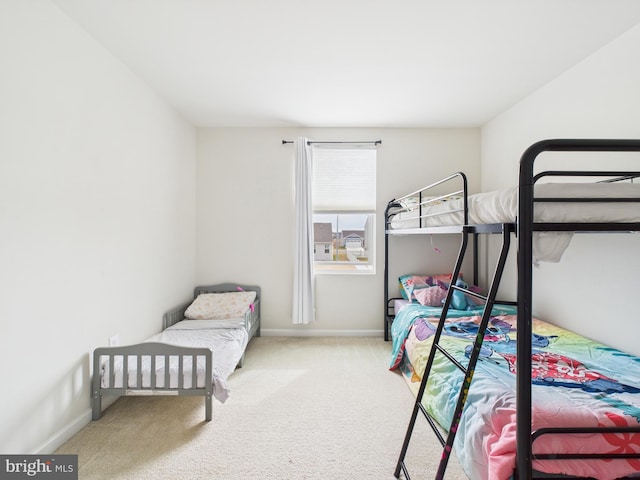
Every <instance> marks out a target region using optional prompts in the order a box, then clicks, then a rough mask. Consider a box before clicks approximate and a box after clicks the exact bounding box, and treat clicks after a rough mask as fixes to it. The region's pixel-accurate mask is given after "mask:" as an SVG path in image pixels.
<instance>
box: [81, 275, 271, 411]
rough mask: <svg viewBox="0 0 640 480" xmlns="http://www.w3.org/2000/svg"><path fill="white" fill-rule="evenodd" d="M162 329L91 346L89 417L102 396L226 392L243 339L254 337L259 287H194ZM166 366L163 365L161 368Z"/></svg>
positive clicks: (208, 401)
mask: <svg viewBox="0 0 640 480" xmlns="http://www.w3.org/2000/svg"><path fill="white" fill-rule="evenodd" d="M163 323H164V329H163V331H162V332H160V333H158V334H156V335H153V336H152V337H150V338H149V339H147V340H146V341H145V342H143V343H140V344H137V345H129V346H122V347H104V348H97V349H96V350H95V351H94V354H93V380H92V410H93V414H92V416H93V419H94V420H98V419H99V418H100V416H101V415H102V397H103V396H123V395H183V396H202V397H204V400H205V418H206V420H207V421H209V420H211V418H212V410H213V405H212V404H213V398H214V397H215V398H216V399H217V400H218V401H220V402H224V401H226V399H227V398H228V396H229V386H228V383H227V379H228V377H229V375H231V373H233V371H234V370H235V368H236V367H238V366H242V362H243V360H244V352H245V349H246V346H247V344H248V342H249V340H250V339H251V338H252V337H253V336H259V335H260V287H257V286H249V285H239V284H235V283H224V284H219V285H212V286H201V287H196V289H195V291H194V299H193V301H190V302H188V303H185V304H183V305H180V306H178V307H176V308H174V309H172V310H171V311H169V312H167V313H165V315H164V317H163ZM167 366H168V368H166V367H167Z"/></svg>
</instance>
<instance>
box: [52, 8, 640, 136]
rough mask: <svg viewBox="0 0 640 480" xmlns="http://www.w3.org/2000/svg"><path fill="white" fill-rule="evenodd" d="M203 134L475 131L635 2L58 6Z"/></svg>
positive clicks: (613, 28)
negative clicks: (243, 129)
mask: <svg viewBox="0 0 640 480" xmlns="http://www.w3.org/2000/svg"><path fill="white" fill-rule="evenodd" d="M52 1H53V2H54V3H55V4H57V5H58V6H59V7H60V8H61V9H62V10H63V11H64V12H65V13H66V14H67V15H68V16H69V17H70V18H71V19H73V20H74V21H75V22H76V23H77V24H79V25H80V26H81V27H83V28H84V29H85V30H86V31H87V32H88V33H89V34H90V35H91V36H93V37H94V38H95V39H96V40H97V41H98V42H100V43H101V44H102V45H104V47H106V49H107V50H109V51H110V52H112V53H113V55H115V56H116V57H117V58H119V59H120V60H121V61H122V62H123V63H124V64H126V65H127V66H128V67H129V68H130V69H131V70H133V71H134V72H135V73H136V74H137V75H138V76H139V77H140V78H142V79H143V80H144V81H145V82H146V83H147V84H148V85H149V86H150V87H151V88H153V89H154V90H155V91H156V92H158V94H159V95H161V96H162V97H163V98H164V99H165V100H166V101H167V102H168V103H169V104H171V105H172V106H173V107H175V108H176V109H177V110H178V111H180V112H181V113H182V114H183V115H184V116H185V117H186V118H187V119H189V120H190V121H191V122H192V123H193V124H194V125H197V126H308V127H476V126H480V125H482V124H483V123H485V122H487V121H488V120H490V119H491V118H493V117H494V116H496V115H497V114H499V113H500V112H502V111H504V110H505V109H507V108H509V107H510V106H512V105H513V104H515V103H516V102H518V101H519V100H521V99H522V98H524V97H526V96H527V95H529V94H530V93H532V92H533V91H535V90H536V89H538V88H540V87H541V86H543V85H545V84H546V83H547V82H549V81H550V80H552V79H554V78H555V77H557V76H558V75H560V74H562V73H563V72H564V71H566V70H568V69H569V68H571V67H572V66H574V65H575V64H577V63H579V62H580V61H582V60H583V59H585V58H586V57H588V56H589V55H590V54H592V53H593V52H595V51H596V50H598V49H599V48H601V47H602V46H604V45H606V44H607V43H609V42H611V41H612V40H614V39H615V38H617V37H618V36H620V35H621V34H622V33H624V32H625V31H626V30H628V29H630V28H632V27H633V26H635V25H636V24H638V23H639V22H640V2H638V1H637V0H616V1H615V2H612V1H611V0H561V1H559V0H395V1H392V0H323V1H314V2H310V1H307V0H270V1H266V0H108V1H107V0H52Z"/></svg>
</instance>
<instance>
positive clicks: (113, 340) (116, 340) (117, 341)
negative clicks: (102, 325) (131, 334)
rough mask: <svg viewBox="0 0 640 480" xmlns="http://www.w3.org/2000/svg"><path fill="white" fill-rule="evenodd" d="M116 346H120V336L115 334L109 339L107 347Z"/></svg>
mask: <svg viewBox="0 0 640 480" xmlns="http://www.w3.org/2000/svg"><path fill="white" fill-rule="evenodd" d="M118 345H120V335H118V334H117V333H116V334H115V335H112V336H110V337H109V346H110V347H117V346H118Z"/></svg>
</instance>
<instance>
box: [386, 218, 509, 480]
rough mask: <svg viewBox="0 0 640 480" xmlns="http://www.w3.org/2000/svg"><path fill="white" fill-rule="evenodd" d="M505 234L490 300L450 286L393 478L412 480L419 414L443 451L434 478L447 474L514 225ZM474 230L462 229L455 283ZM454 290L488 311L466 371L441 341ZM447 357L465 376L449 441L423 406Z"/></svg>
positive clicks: (503, 232) (483, 314)
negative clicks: (439, 358)
mask: <svg viewBox="0 0 640 480" xmlns="http://www.w3.org/2000/svg"><path fill="white" fill-rule="evenodd" d="M501 227H502V228H501V233H502V249H501V251H500V256H499V258H498V261H497V264H496V269H495V271H494V275H493V279H492V281H491V287H490V288H489V292H488V294H487V296H486V297H485V296H481V295H478V294H474V293H473V292H471V291H469V290H466V289H464V288H462V287H459V286H456V285H454V282H453V281H452V282H451V287H450V288H449V290H448V292H447V296H446V299H445V303H444V307H443V309H442V314H441V315H440V320H439V322H438V326H437V328H436V332H435V334H434V336H433V343H432V345H431V351H430V353H429V358H428V360H427V365H426V366H425V372H424V374H423V376H422V381H421V383H420V388H419V389H418V393H417V395H416V400H415V403H414V407H413V411H412V414H411V419H410V420H409V426H408V427H407V432H406V435H405V439H404V442H403V444H402V449H401V452H400V457H399V459H398V463H397V465H396V470H395V472H394V475H395V477H396V478H400V472H402V473H404V477H405V478H406V479H407V480H410V478H411V477H410V475H409V472H408V470H407V466H406V464H405V457H406V454H407V450H408V448H409V442H410V440H411V436H412V434H413V429H414V426H415V423H416V420H417V417H418V414H419V413H422V415H423V416H424V417H425V419H426V420H427V422H428V423H429V425H430V426H431V428H432V430H433V432H434V434H435V435H436V437H437V438H438V440H439V441H440V444H441V445H442V447H443V451H442V457H441V459H440V463H439V465H438V471H437V473H436V475H435V478H436V479H438V480H439V479H442V478H444V473H445V470H446V468H447V464H448V462H449V457H450V456H451V451H452V449H453V442H454V440H455V436H456V432H457V430H458V424H459V422H460V418H461V415H462V411H463V409H464V406H465V403H466V400H467V394H468V391H469V387H470V385H471V381H472V379H473V373H474V371H475V367H476V363H477V361H478V357H479V355H480V348H481V347H482V342H483V340H484V333H485V330H486V328H487V325H488V323H489V319H490V317H491V311H492V309H493V305H494V303H495V299H496V294H497V291H498V286H499V284H500V279H501V277H502V272H503V271H504V266H505V263H506V260H507V254H508V253H509V244H510V239H511V233H512V232H513V231H514V227H513V225H512V224H504V225H502V226H501ZM476 233H477V232H475V230H474V227H467V226H465V227H464V228H463V233H462V241H461V244H460V251H459V253H458V258H457V260H456V264H455V267H454V271H453V276H452V277H451V278H452V280H453V279H454V278H458V276H459V274H460V269H461V267H462V262H463V260H464V257H465V254H466V249H467V245H468V237H469V235H470V234H476ZM455 290H459V291H462V292H464V293H465V294H469V295H473V296H476V297H480V298H483V299H484V300H485V307H484V310H483V313H482V319H481V321H480V326H479V329H478V333H477V335H476V339H475V342H474V344H473V350H472V352H471V356H470V358H469V363H468V365H467V366H466V367H465V366H464V365H462V364H460V363H459V362H458V361H457V360H456V359H455V358H453V356H452V355H451V354H449V353H448V352H447V351H446V350H445V349H444V348H443V347H442V346H441V345H440V337H441V335H442V331H443V330H444V326H445V323H446V319H447V312H448V309H449V307H450V305H451V299H452V297H453V292H454V291H455ZM438 353H439V354H441V355H444V356H445V357H446V358H447V359H448V360H449V361H450V362H451V363H453V364H454V365H455V366H456V367H457V368H458V369H459V370H460V371H462V372H463V374H464V380H463V382H462V385H461V388H460V392H459V394H458V401H457V404H456V409H455V411H454V414H453V419H452V421H451V424H450V426H449V428H448V430H447V432H448V433H447V436H446V438H445V437H444V435H443V434H442V433H441V432H440V429H439V427H438V425H437V424H436V422H435V420H434V419H433V418H432V417H431V415H430V414H429V413H428V412H427V410H426V409H425V407H424V406H423V405H422V399H423V397H424V392H425V390H426V387H427V382H428V381H429V372H430V371H431V366H432V365H433V362H434V359H435V356H436V354H438Z"/></svg>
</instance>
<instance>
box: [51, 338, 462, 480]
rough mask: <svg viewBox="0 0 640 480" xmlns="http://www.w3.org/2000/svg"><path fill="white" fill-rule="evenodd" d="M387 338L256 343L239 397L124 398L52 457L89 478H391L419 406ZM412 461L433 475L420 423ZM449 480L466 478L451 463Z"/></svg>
mask: <svg viewBox="0 0 640 480" xmlns="http://www.w3.org/2000/svg"><path fill="white" fill-rule="evenodd" d="M390 351H391V344H390V343H389V342H384V341H383V340H382V339H379V338H351V337H348V338H341V337H327V338H313V337H312V338H289V337H287V338H283V337H261V338H255V339H253V340H252V341H251V343H250V344H249V347H248V349H247V355H246V360H245V364H244V367H243V368H241V369H238V370H236V371H235V372H234V373H233V374H232V375H231V377H230V378H229V381H230V385H231V397H230V398H229V400H227V402H226V403H225V404H220V403H218V402H216V401H214V407H213V420H212V421H211V422H205V421H204V401H203V400H202V399H201V398H195V397H125V398H121V399H119V400H117V401H116V402H115V403H114V404H113V405H112V406H111V407H109V408H108V409H107V410H106V411H105V412H104V414H103V417H102V418H101V419H100V420H99V421H97V422H92V423H91V424H90V425H88V426H87V427H85V428H84V429H83V430H82V431H81V432H79V433H78V434H77V435H76V436H75V437H73V438H72V439H71V440H70V441H69V442H67V443H66V444H65V445H63V446H62V447H61V448H60V449H58V450H57V452H56V453H70V454H78V462H79V478H80V479H81V480H90V479H101V480H102V479H113V480H117V479H134V480H142V479H145V480H146V479H149V480H152V479H153V480H157V479H181V480H190V479H224V480H251V479H260V480H261V479H279V480H281V479H292V480H298V479H317V480H337V479H345V480H346V479H349V480H353V479H356V480H358V479H389V480H392V479H393V478H394V476H393V472H394V469H395V465H396V461H397V458H398V453H399V451H400V447H401V444H402V440H403V438H404V434H405V429H406V426H407V422H408V420H409V417H410V414H411V409H412V406H413V396H412V394H411V393H410V391H409V388H408V386H407V385H406V384H405V382H404V380H403V379H402V378H401V377H400V375H399V374H397V373H395V372H390V371H388V369H387V367H388V364H389V360H390ZM418 425H420V427H419V428H418V429H417V431H416V433H415V434H414V437H413V440H412V442H411V445H410V448H409V452H408V455H407V463H408V464H409V468H410V470H409V472H410V474H411V478H412V479H414V480H417V479H421V478H433V477H434V474H435V471H436V468H437V461H438V459H439V457H440V454H441V447H440V444H439V443H438V441H437V440H436V438H435V436H434V435H433V433H432V432H431V431H430V430H429V427H428V425H427V422H426V420H422V421H419V422H418ZM445 478H447V479H465V480H466V478H467V477H466V476H465V475H464V474H463V473H462V471H461V470H460V468H459V466H458V464H457V462H456V461H455V459H452V461H451V462H450V465H449V468H448V470H447V475H446V477H445Z"/></svg>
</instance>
